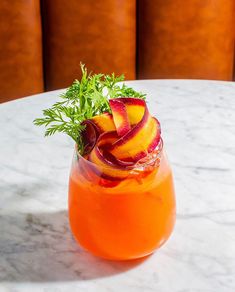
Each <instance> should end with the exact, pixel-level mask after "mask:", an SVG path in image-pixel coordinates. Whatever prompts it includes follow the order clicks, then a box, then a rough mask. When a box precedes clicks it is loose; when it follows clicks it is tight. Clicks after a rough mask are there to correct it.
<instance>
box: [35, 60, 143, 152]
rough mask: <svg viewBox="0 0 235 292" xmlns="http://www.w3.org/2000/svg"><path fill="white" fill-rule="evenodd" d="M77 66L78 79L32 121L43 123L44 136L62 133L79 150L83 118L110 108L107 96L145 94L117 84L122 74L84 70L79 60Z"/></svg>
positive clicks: (36, 123)
mask: <svg viewBox="0 0 235 292" xmlns="http://www.w3.org/2000/svg"><path fill="white" fill-rule="evenodd" d="M81 70H82V78H81V80H80V81H79V80H75V81H74V82H73V84H72V85H71V86H70V87H69V88H67V90H66V92H65V93H63V94H61V95H60V101H58V102H56V103H55V104H53V105H52V107H51V108H49V109H45V110H43V117H42V118H37V119H35V120H34V124H35V125H37V126H42V125H43V126H45V127H46V132H45V136H51V135H53V134H55V133H56V132H63V133H66V134H67V135H69V136H70V137H71V138H72V139H73V140H74V141H75V142H76V143H77V145H78V150H79V152H80V153H81V154H82V153H83V149H84V145H83V141H82V135H81V132H82V131H83V130H84V126H83V125H82V122H83V121H84V120H86V119H90V118H92V117H93V116H96V115H99V114H102V113H104V112H110V107H109V103H108V100H109V99H110V98H117V97H121V96H125V97H138V98H143V99H145V94H143V93H141V92H137V91H135V90H134V89H132V88H131V87H128V86H126V85H125V84H121V85H120V84H118V82H122V81H124V75H121V76H115V74H114V73H113V74H111V75H104V74H93V75H92V74H91V73H89V74H88V73H87V68H86V67H85V66H84V65H83V64H81Z"/></svg>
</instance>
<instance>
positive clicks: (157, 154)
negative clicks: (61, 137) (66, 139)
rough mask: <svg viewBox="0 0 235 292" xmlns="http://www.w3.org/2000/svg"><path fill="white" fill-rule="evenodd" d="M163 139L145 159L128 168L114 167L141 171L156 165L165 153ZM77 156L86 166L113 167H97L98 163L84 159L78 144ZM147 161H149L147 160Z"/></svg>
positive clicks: (101, 167) (122, 167) (115, 166)
mask: <svg viewBox="0 0 235 292" xmlns="http://www.w3.org/2000/svg"><path fill="white" fill-rule="evenodd" d="M163 146H164V143H163V139H162V137H161V138H160V140H159V142H158V144H157V146H156V147H155V149H154V150H153V151H152V152H150V153H149V154H148V155H147V156H145V157H144V158H142V159H140V160H139V161H137V162H136V163H135V164H134V165H131V166H130V165H128V166H121V165H120V166H118V165H113V166H114V168H116V169H123V170H130V171H131V170H137V169H138V170H141V169H143V170H144V169H145V168H146V167H148V166H151V165H152V164H153V163H155V162H156V161H158V160H159V159H161V155H162V151H163ZM75 154H76V157H77V158H78V160H80V159H81V160H82V161H84V162H85V163H86V164H88V165H91V166H92V167H94V166H95V167H97V168H100V169H105V168H107V169H108V168H110V166H111V165H107V166H105V165H104V166H103V165H102V166H101V165H97V164H96V163H94V162H92V161H89V160H87V159H86V158H85V157H83V156H82V155H81V154H80V153H79V151H78V147H77V144H75ZM146 159H147V160H146Z"/></svg>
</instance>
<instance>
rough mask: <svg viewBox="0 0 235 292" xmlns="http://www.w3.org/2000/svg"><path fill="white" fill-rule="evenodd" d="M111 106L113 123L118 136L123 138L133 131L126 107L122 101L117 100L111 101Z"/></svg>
mask: <svg viewBox="0 0 235 292" xmlns="http://www.w3.org/2000/svg"><path fill="white" fill-rule="evenodd" d="M109 105H110V107H111V110H112V114H113V121H114V124H115V127H116V130H117V134H118V136H123V135H125V134H126V133H127V132H128V131H130V129H131V126H130V122H129V119H128V115H127V110H126V106H125V104H124V103H123V102H122V101H121V100H120V99H117V98H114V99H111V100H110V101H109Z"/></svg>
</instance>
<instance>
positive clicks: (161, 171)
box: [69, 141, 175, 260]
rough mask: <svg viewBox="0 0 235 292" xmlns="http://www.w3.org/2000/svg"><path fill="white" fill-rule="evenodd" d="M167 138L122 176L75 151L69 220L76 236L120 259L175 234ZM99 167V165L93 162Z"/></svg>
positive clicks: (98, 251) (141, 252) (148, 250)
mask: <svg viewBox="0 0 235 292" xmlns="http://www.w3.org/2000/svg"><path fill="white" fill-rule="evenodd" d="M162 148H163V147H162V142H161V141H160V142H159V145H158V147H157V151H155V155H150V156H148V159H145V160H144V161H143V162H142V163H139V165H137V166H136V167H135V168H132V169H129V170H128V171H129V175H128V176H127V177H126V178H124V179H121V180H115V179H110V178H107V179H106V178H103V177H102V174H103V173H105V169H103V168H102V167H100V168H99V172H97V171H96V172H93V171H92V169H93V166H94V165H92V163H91V162H89V161H87V160H86V159H85V158H83V157H81V156H80V155H79V154H77V153H76V151H75V155H74V160H73V164H72V169H71V175H70V182H69V220H70V226H71V229H72V232H73V234H74V236H75V238H76V240H77V241H78V242H79V243H80V244H81V245H82V246H83V247H84V248H85V249H87V250H88V251H90V252H91V253H93V254H94V255H97V256H100V257H103V258H107V259H115V260H127V259H134V258H139V257H143V256H146V255H148V254H150V253H152V252H153V251H154V250H155V249H156V248H158V247H159V246H161V245H162V244H163V243H164V242H165V241H166V240H167V238H168V237H169V236H170V234H171V232H172V229H173V226H174V222H175V196H174V187H173V180H172V172H171V168H170V166H169V163H168V161H167V157H166V154H165V152H164V149H162ZM94 167H96V166H94Z"/></svg>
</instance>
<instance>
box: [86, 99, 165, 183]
mask: <svg viewBox="0 0 235 292" xmlns="http://www.w3.org/2000/svg"><path fill="white" fill-rule="evenodd" d="M109 102H110V107H111V110H112V115H111V114H108V113H106V114H103V115H100V116H95V117H93V118H92V119H89V120H87V121H85V122H84V124H85V125H86V126H87V127H86V130H85V131H84V132H86V134H85V135H84V137H85V138H86V139H84V141H85V142H86V141H87V145H88V146H87V148H86V150H89V153H90V154H89V156H88V160H90V161H91V162H92V163H93V165H94V169H93V170H92V171H94V172H95V173H96V174H97V175H98V176H101V177H103V178H105V179H108V180H121V179H124V178H126V177H127V176H129V175H130V169H131V168H132V167H134V166H135V164H136V163H137V162H138V161H139V160H140V159H142V158H143V157H146V156H147V155H148V154H149V153H150V152H152V151H153V150H154V149H155V148H156V146H157V145H158V143H159V141H160V139H161V129H160V124H159V122H158V120H157V119H155V118H154V117H152V116H151V115H150V114H149V111H148V108H147V106H146V103H145V101H144V100H141V99H138V98H125V97H122V98H116V99H111V100H110V101H109ZM86 136H88V137H86ZM86 153H88V151H87V152H86Z"/></svg>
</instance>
